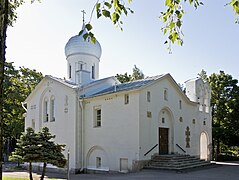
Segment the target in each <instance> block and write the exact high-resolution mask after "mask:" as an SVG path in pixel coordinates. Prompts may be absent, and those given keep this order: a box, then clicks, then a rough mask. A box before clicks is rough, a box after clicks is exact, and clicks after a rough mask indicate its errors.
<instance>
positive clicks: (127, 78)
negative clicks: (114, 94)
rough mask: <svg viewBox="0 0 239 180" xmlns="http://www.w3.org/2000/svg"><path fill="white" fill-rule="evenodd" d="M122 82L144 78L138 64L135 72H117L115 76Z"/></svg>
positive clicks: (134, 69)
mask: <svg viewBox="0 0 239 180" xmlns="http://www.w3.org/2000/svg"><path fill="white" fill-rule="evenodd" d="M115 77H116V78H117V79H118V80H119V81H120V82H121V83H125V82H130V81H135V80H139V79H144V73H143V71H142V70H140V69H139V68H138V67H137V66H136V65H134V68H133V73H132V75H131V74H128V73H127V72H126V73H124V74H116V76H115Z"/></svg>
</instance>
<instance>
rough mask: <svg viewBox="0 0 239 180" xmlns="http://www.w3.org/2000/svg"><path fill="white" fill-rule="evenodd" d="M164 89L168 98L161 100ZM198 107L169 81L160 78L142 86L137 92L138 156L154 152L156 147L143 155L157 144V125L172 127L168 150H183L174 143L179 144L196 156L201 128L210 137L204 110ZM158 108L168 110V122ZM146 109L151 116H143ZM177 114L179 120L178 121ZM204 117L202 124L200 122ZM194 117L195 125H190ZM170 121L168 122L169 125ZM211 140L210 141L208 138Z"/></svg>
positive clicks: (208, 116)
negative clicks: (138, 94) (138, 116)
mask: <svg viewBox="0 0 239 180" xmlns="http://www.w3.org/2000/svg"><path fill="white" fill-rule="evenodd" d="M165 88H166V89H167V90H168V101H165V100H164V89H165ZM147 91H150V93H151V101H150V102H147V99H146V98H147ZM179 100H181V101H182V109H180V108H179ZM198 108H199V106H198V105H196V104H194V103H190V102H188V100H186V99H185V97H183V95H182V94H181V93H180V92H179V91H178V90H177V89H176V88H175V85H174V84H173V83H172V81H171V80H168V79H167V78H166V79H163V80H161V81H159V82H158V83H155V84H153V85H151V86H148V87H146V88H145V89H143V90H141V91H140V134H139V137H140V159H150V158H151V155H153V154H155V153H158V151H159V150H158V149H159V148H158V147H156V148H155V149H154V150H153V151H151V152H150V153H149V154H148V155H146V156H144V154H145V153H146V152H147V151H148V150H150V149H151V148H152V147H153V146H154V145H156V144H158V143H159V140H158V136H159V135H158V127H159V126H160V127H168V126H172V128H173V130H172V132H170V133H169V134H170V135H169V143H170V144H169V151H170V153H171V152H173V153H179V154H183V152H182V151H181V150H180V149H179V148H178V147H177V146H176V144H179V145H180V146H181V147H182V148H183V149H184V150H186V152H187V154H191V155H199V153H200V152H199V150H200V147H199V146H200V143H199V140H200V134H201V132H203V131H206V132H208V135H209V138H210V137H211V120H210V115H209V114H208V113H203V112H199V111H198ZM162 110H165V112H168V113H169V114H170V116H171V119H172V122H165V123H162V114H161V112H162ZM147 111H150V112H151V114H152V117H151V118H149V117H147ZM180 117H182V119H183V121H182V122H180V120H179V119H180ZM205 118H207V120H206V121H207V122H206V125H203V121H204V119H205ZM193 119H195V124H193ZM170 123H172V125H170ZM187 126H188V127H189V129H190V133H191V135H190V148H186V140H185V138H186V136H185V131H186V128H187ZM210 142H211V141H210Z"/></svg>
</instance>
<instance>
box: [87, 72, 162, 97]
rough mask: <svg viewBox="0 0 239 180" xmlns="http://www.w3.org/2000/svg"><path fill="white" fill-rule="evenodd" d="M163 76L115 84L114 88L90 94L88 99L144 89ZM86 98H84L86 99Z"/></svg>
mask: <svg viewBox="0 0 239 180" xmlns="http://www.w3.org/2000/svg"><path fill="white" fill-rule="evenodd" d="M163 76H164V74H163V75H158V76H153V77H147V78H145V79H140V80H136V81H132V82H127V83H122V84H117V85H114V86H111V87H109V88H107V89H104V90H102V91H99V92H97V93H95V94H92V95H90V96H88V97H95V96H100V95H104V94H110V93H114V92H120V91H129V90H134V89H139V88H141V87H144V86H146V85H148V84H150V83H152V82H154V81H156V80H157V79H159V78H161V77H163ZM88 97H87V96H86V98H88Z"/></svg>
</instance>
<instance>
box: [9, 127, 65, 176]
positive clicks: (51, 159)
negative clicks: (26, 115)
mask: <svg viewBox="0 0 239 180" xmlns="http://www.w3.org/2000/svg"><path fill="white" fill-rule="evenodd" d="M54 138H55V136H54V135H51V133H50V132H49V129H48V128H47V127H44V128H43V129H42V131H40V132H38V133H35V132H34V130H33V129H32V128H31V127H29V128H27V130H26V133H23V134H22V135H21V137H20V139H19V140H18V143H17V146H18V147H17V148H16V149H15V151H14V152H13V153H12V156H10V159H11V160H13V161H18V162H28V163H29V178H30V180H32V179H33V177H32V163H33V162H43V170H42V175H41V180H43V179H44V176H45V172H46V166H47V163H51V164H52V165H55V166H58V167H64V166H65V164H66V159H65V157H64V155H63V154H62V152H63V150H64V146H65V145H60V144H55V143H54V142H53V141H52V139H54Z"/></svg>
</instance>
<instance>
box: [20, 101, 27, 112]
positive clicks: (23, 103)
mask: <svg viewBox="0 0 239 180" xmlns="http://www.w3.org/2000/svg"><path fill="white" fill-rule="evenodd" d="M21 104H22V107H23V109H24V110H25V111H26V112H27V108H26V107H25V106H24V105H25V104H27V102H21Z"/></svg>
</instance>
